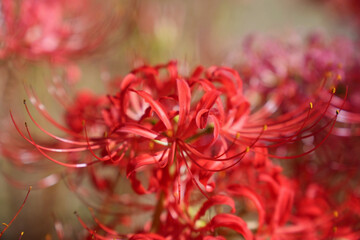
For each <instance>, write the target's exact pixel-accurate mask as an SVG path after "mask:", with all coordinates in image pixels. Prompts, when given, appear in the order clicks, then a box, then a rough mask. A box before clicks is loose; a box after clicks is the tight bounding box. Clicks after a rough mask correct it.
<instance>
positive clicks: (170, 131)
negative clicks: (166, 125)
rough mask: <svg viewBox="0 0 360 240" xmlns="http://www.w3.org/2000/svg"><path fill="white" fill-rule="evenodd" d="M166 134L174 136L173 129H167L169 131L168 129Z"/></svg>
mask: <svg viewBox="0 0 360 240" xmlns="http://www.w3.org/2000/svg"><path fill="white" fill-rule="evenodd" d="M166 135H167V136H168V137H172V136H174V132H173V130H171V129H169V130H167V131H166Z"/></svg>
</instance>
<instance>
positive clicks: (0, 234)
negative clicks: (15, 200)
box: [0, 186, 32, 238]
mask: <svg viewBox="0 0 360 240" xmlns="http://www.w3.org/2000/svg"><path fill="white" fill-rule="evenodd" d="M31 189H32V186H29V190H28V192H27V194H26V196H25V199H24V201H23V203H22V204H21V206H20V208H19V210H18V211H17V212H16V214H15V216H14V217H13V218H12V219H11V221H10V222H9V223H8V224H6V223H3V225H4V226H5V228H4V229H3V230H2V231H1V232H0V238H1V236H2V235H3V234H4V233H5V231H6V230H7V229H8V228H9V227H10V225H11V224H12V223H13V221H14V220H15V218H16V217H17V216H18V215H19V213H20V212H21V210H22V209H23V207H24V205H25V203H26V200H27V199H28V197H29V194H30V191H31Z"/></svg>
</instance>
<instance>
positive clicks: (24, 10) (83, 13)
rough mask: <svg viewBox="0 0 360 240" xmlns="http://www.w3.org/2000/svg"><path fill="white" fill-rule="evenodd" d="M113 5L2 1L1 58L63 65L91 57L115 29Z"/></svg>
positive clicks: (54, 0) (80, 0)
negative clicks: (15, 58)
mask: <svg viewBox="0 0 360 240" xmlns="http://www.w3.org/2000/svg"><path fill="white" fill-rule="evenodd" d="M110 5H111V2H110V1H109V2H107V3H105V4H104V3H103V2H100V1H99V2H97V1H96V0H75V1H70V0H65V1H58V0H51V1H44V0H40V1H37V0H21V1H12V0H2V1H1V15H2V18H3V22H2V24H1V26H0V39H1V41H2V46H1V49H0V58H5V57H7V56H9V55H13V54H17V55H21V56H23V57H24V58H30V59H39V58H47V59H49V60H50V61H55V62H62V61H64V60H67V59H68V58H72V57H76V56H79V55H82V54H89V53H91V52H92V51H93V50H95V49H96V48H97V47H98V46H99V45H100V43H102V42H103V41H104V40H105V38H106V36H107V35H108V34H109V32H110V31H111V29H112V28H113V25H114V24H113V23H114V22H113V21H114V19H115V18H116V17H117V16H116V14H115V13H114V14H109V11H106V10H108V8H109V7H111V6H110Z"/></svg>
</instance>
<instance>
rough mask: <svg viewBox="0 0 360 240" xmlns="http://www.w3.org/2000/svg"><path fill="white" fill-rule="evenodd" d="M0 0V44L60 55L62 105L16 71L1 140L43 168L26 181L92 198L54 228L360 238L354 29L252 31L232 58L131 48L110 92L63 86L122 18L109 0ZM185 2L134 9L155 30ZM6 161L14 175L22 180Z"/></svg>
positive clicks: (220, 238)
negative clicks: (198, 60) (219, 61)
mask: <svg viewBox="0 0 360 240" xmlns="http://www.w3.org/2000/svg"><path fill="white" fill-rule="evenodd" d="M333 2H337V1H333ZM349 2H351V4H353V5H354V6H357V4H356V3H355V1H349ZM0 3H1V4H0V8H1V9H0V18H1V19H0V20H1V21H0V24H1V26H0V40H1V44H0V60H1V61H2V62H5V63H7V62H9V63H13V62H12V60H13V56H15V58H16V59H20V60H21V61H22V60H23V61H24V62H26V61H28V60H31V61H34V62H37V61H38V62H40V61H43V60H45V62H48V63H49V66H50V68H53V67H54V66H56V67H57V68H59V69H61V68H62V67H64V68H65V70H64V73H65V74H67V75H66V76H65V78H62V77H59V76H57V75H56V74H57V71H56V70H54V69H55V68H53V69H52V70H54V71H51V74H53V75H52V76H51V77H53V82H51V81H49V84H50V87H49V90H50V91H49V92H50V94H52V95H53V96H54V98H55V99H56V100H57V103H58V104H59V106H61V107H62V108H59V109H57V108H56V109H55V111H56V112H57V113H59V114H58V116H59V115H60V116H62V119H60V120H59V119H57V118H56V117H53V116H54V110H53V109H51V110H50V111H48V105H47V103H46V101H43V100H41V99H42V98H41V96H39V95H38V93H37V91H35V90H34V89H35V88H34V87H33V86H29V85H28V84H24V85H25V91H26V94H27V96H28V100H29V101H27V100H24V108H25V110H24V112H26V113H27V115H28V116H27V118H28V119H29V120H30V121H28V122H26V123H25V126H22V125H20V124H19V122H20V120H19V118H20V117H19V116H18V115H17V114H16V113H15V111H12V110H11V111H10V120H9V119H7V121H8V122H9V123H10V124H12V125H13V126H14V128H13V130H14V131H15V130H16V131H17V133H19V134H18V137H21V140H22V141H19V140H18V139H16V137H15V136H13V135H14V134H12V133H11V130H8V131H3V132H1V136H0V153H1V155H2V156H3V157H5V158H6V159H7V160H9V163H10V164H11V166H15V167H18V168H20V169H22V170H24V171H25V172H27V173H28V174H33V175H36V177H34V178H35V179H37V181H36V182H32V186H33V187H34V188H35V189H39V188H47V187H50V186H53V185H55V184H57V183H58V182H59V181H64V182H65V183H66V185H67V187H68V188H69V189H70V190H71V191H72V192H73V193H75V194H76V196H77V197H78V198H79V199H80V200H81V201H82V202H83V203H84V205H85V206H87V207H89V214H90V216H91V217H88V218H87V217H86V216H84V213H82V212H80V211H79V212H75V216H74V219H75V221H77V226H73V225H72V226H71V227H69V226H68V225H66V224H67V223H65V222H63V221H62V220H61V219H60V218H57V216H56V214H54V217H53V219H55V220H54V222H55V223H54V230H55V232H56V234H57V238H58V239H60V240H64V239H70V238H71V236H77V237H78V238H79V239H100V240H112V239H129V240H141V239H145V240H172V239H180V240H187V239H193V240H224V239H245V240H266V239H274V240H292V239H294V240H295V239H309V240H318V239H320V240H322V239H323V240H326V239H337V240H340V239H349V240H357V239H360V225H359V222H360V207H359V206H360V188H359V187H358V182H359V180H360V176H359V174H358V167H359V161H358V159H357V157H356V156H358V155H359V154H360V152H358V151H359V150H357V149H356V146H357V145H358V143H359V138H358V136H359V134H360V125H359V124H360V109H359V106H360V105H359V104H360V99H359V96H358V95H359V93H360V88H359V84H358V82H359V81H358V78H359V76H360V70H359V69H360V55H359V54H358V52H359V51H358V49H359V45H358V44H357V43H355V42H353V41H351V40H349V39H346V38H336V39H335V38H334V39H332V40H327V39H326V38H324V37H323V36H321V35H320V34H313V35H311V36H309V37H308V39H306V40H305V41H303V40H301V39H300V38H298V36H297V35H296V36H294V35H292V36H291V37H290V38H286V39H285V38H284V39H282V40H279V39H274V38H269V37H261V36H256V35H252V36H249V37H248V38H246V39H245V41H244V44H243V49H241V50H238V51H233V52H232V53H231V55H229V57H228V59H227V63H228V65H229V66H233V67H228V66H211V67H204V66H202V65H199V66H197V67H195V68H194V69H193V70H192V71H189V70H188V69H187V68H186V67H183V65H182V64H183V63H181V62H180V63H178V62H177V61H176V60H174V61H170V62H167V63H164V64H159V65H149V64H143V62H146V61H145V60H142V57H141V56H140V57H139V59H137V60H138V61H137V62H136V61H135V62H134V63H133V65H134V66H136V67H135V68H134V69H133V70H131V71H130V72H129V73H128V74H126V75H125V76H121V77H119V76H117V77H114V78H112V74H110V72H106V74H104V75H106V76H105V77H103V78H104V79H105V80H106V81H104V83H103V84H104V85H105V87H104V89H106V91H105V93H103V94H100V93H95V92H92V91H91V90H80V91H79V90H74V91H73V92H70V90H69V89H70V88H71V89H72V88H73V87H74V89H76V88H75V86H77V85H76V83H77V81H78V80H80V79H81V77H82V76H81V72H80V71H81V70H80V69H81V66H78V64H77V62H76V60H78V59H79V57H83V56H89V55H90V53H92V52H93V51H94V50H96V49H98V48H99V47H101V46H103V45H104V44H103V43H104V42H105V39H106V37H107V36H108V35H109V33H110V32H112V30H113V27H114V26H115V25H117V23H116V24H115V22H118V20H119V19H120V17H119V16H120V15H121V13H120V12H118V10H119V9H117V8H116V7H114V6H117V5H116V4H114V5H113V4H112V3H111V2H110V1H109V5H107V4H104V3H103V2H102V1H96V0H51V1H46V0H21V1H11V0H0ZM351 4H350V3H349V5H351ZM130 5H131V4H130ZM84 6H86V8H85V7H84ZM134 7H139V6H137V3H134ZM110 8H113V9H111V11H110V12H111V13H113V12H114V15H112V14H110V13H109V10H110ZM139 9H140V10H141V11H140V14H139V15H149V12H151V10H149V9H145V8H142V7H139ZM155 10H156V11H159V12H160V8H159V9H157V8H156V9H155ZM159 12H156V14H157V13H159ZM141 13H142V14H141ZM145 13H146V14H145ZM182 14H185V11H183V9H182ZM183 16H185V15H181V17H178V18H179V19H178V20H177V21H175V22H174V23H170V24H168V25H166V24H165V22H166V21H163V20H159V21H155V20H156V19H151V20H154V22H157V24H158V25H159V26H152V25H156V24H154V23H153V24H151V21H148V20H149V19H147V18H146V16H145V17H144V16H143V17H144V18H141V16H137V17H139V19H136V20H135V19H132V20H131V21H133V22H131V21H130V22H131V24H136V23H137V24H140V26H138V27H139V31H144V32H152V30H151V31H150V29H152V27H154V29H153V30H154V32H157V34H158V35H159V36H158V37H164V36H165V35H166V34H165V33H166V31H167V30H169V29H170V28H172V27H176V26H178V25H182V24H183V22H184V21H185V20H184V19H185V17H183ZM133 17H134V16H133ZM167 17H168V16H166V18H164V19H167ZM95 18H96V19H98V21H91V20H90V19H95ZM134 18H135V17H134ZM180 18H181V19H180ZM183 18H184V19H183ZM163 22H164V23H163ZM160 23H161V24H163V25H161V24H160ZM163 28H164V29H163ZM168 28H169V29H168ZM165 30H166V31H165ZM135 32H136V31H135ZM170 32H171V33H173V35H177V34H178V32H177V31H175V30H174V31H170ZM163 35H164V36H163ZM178 35H180V34H178ZM171 37H173V36H171ZM165 38H166V37H164V39H165ZM129 39H130V38H129ZM160 39H163V38H160ZM164 39H163V40H164ZM160 42H161V41H160ZM175 42H176V41H175V40H174V39H172V38H170V39H168V44H169V46H173V44H175ZM165 43H166V41H163V44H165ZM105 45H106V44H105ZM210 55H211V54H210ZM144 56H146V54H145V55H144ZM140 59H141V60H140ZM39 60H40V61H39ZM21 61H20V62H21ZM14 62H15V61H14ZM105 62H106V61H104V63H105ZM54 63H55V64H54ZM11 65H12V64H9V66H11ZM16 66H17V65H16ZM101 67H103V66H101ZM105 68H106V67H105ZM84 69H86V68H84ZM69 86H70V87H69ZM28 102H30V103H31V106H30V105H29V104H28ZM34 109H36V110H35V111H34ZM58 111H59V112H58ZM44 120H45V122H47V124H44ZM1 171H2V174H3V176H4V177H5V178H6V179H7V180H8V181H9V182H10V183H11V184H12V185H15V186H18V187H22V188H24V187H25V186H26V185H28V182H26V183H25V182H24V179H17V178H14V177H13V176H11V174H9V173H8V172H6V170H1ZM30 189H31V187H30V188H29V191H28V193H27V195H26V197H25V200H24V202H23V204H22V205H21V206H20V209H19V210H18V212H16V213H15V215H14V217H13V218H12V219H11V220H10V221H9V223H8V224H6V223H3V225H4V228H3V230H2V231H1V232H0V238H1V237H2V236H3V235H4V233H5V231H6V230H7V229H8V228H9V226H10V225H11V224H12V223H13V221H14V220H15V218H17V216H18V215H19V213H20V211H21V210H22V208H23V207H24V206H25V205H26V204H25V202H26V201H27V199H28V196H29V194H30ZM30 195H31V194H30ZM67 210H68V209H67ZM70 210H71V211H73V210H76V209H70ZM78 229H81V231H78ZM70 231H73V232H72V233H69V232H70ZM22 235H23V233H21V235H20V238H19V239H21V238H22Z"/></svg>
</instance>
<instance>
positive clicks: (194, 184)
mask: <svg viewBox="0 0 360 240" xmlns="http://www.w3.org/2000/svg"><path fill="white" fill-rule="evenodd" d="M115 85H117V86H118V88H119V90H118V92H117V93H116V94H115V95H113V96H107V98H105V97H101V96H100V97H97V96H95V95H92V94H90V93H82V94H79V95H78V97H77V98H76V99H75V104H73V105H71V104H70V105H68V104H66V103H63V105H64V106H65V108H66V114H65V119H66V122H67V125H68V126H67V127H64V126H62V125H61V124H59V123H58V122H57V121H55V120H54V119H53V118H52V117H51V116H50V115H49V114H48V112H47V111H46V108H45V107H44V105H43V104H42V103H41V102H40V101H39V99H38V97H37V96H36V94H35V93H34V92H33V91H31V90H29V89H28V91H27V92H28V94H29V97H30V99H31V101H32V104H33V105H34V106H35V107H36V108H37V109H38V111H39V112H40V113H41V114H42V115H43V116H44V117H45V118H46V119H48V120H49V121H50V122H51V123H52V124H53V125H54V126H56V127H57V128H59V129H61V130H62V131H64V132H65V133H67V134H68V135H69V137H68V138H63V137H59V136H56V135H54V134H52V133H50V132H49V131H47V130H45V129H44V128H43V127H42V126H41V125H39V124H38V123H37V122H36V120H35V118H34V117H33V116H32V114H31V112H30V111H29V109H28V107H27V105H26V103H25V107H26V110H27V112H28V114H29V116H30V118H31V120H32V121H33V122H34V124H35V125H36V126H37V127H39V128H40V129H41V130H42V131H43V132H44V133H45V134H47V135H48V136H50V137H52V138H54V139H55V140H57V141H58V142H59V144H58V146H46V145H41V144H39V143H38V142H37V141H35V140H34V138H33V136H32V134H31V131H30V129H29V128H28V127H27V126H26V132H27V135H26V134H24V133H23V132H22V131H21V130H20V128H19V127H18V125H17V124H16V122H15V119H14V118H13V116H12V115H11V116H12V120H13V122H14V124H15V127H16V129H17V130H18V131H19V133H20V134H21V135H22V137H23V138H24V139H26V140H27V141H28V142H29V143H31V144H32V145H33V146H34V147H35V148H36V149H37V150H38V151H39V153H41V154H42V155H43V156H45V157H46V158H48V159H49V160H51V161H53V162H55V163H57V164H59V165H62V166H65V167H67V168H68V169H69V172H71V170H70V169H77V168H86V169H87V170H88V171H87V173H88V175H89V176H90V179H91V181H92V183H93V184H94V186H95V188H96V189H97V190H98V191H99V192H102V193H103V194H105V195H106V196H107V197H109V198H112V199H117V200H116V201H115V202H116V204H121V205H124V206H127V207H129V208H130V207H131V208H133V209H135V208H136V207H139V206H140V207H144V208H143V209H146V206H144V205H143V204H131V202H129V201H127V200H126V194H124V193H116V192H115V191H114V186H115V184H116V181H117V180H116V179H117V178H118V177H119V176H120V175H121V174H123V173H124V172H125V171H126V175H127V177H128V179H129V182H130V185H131V188H132V190H133V192H135V193H136V194H139V195H143V194H150V193H154V194H155V195H156V202H157V204H156V205H154V206H150V207H149V208H147V211H153V220H152V221H151V223H150V227H148V228H146V227H145V228H144V234H147V232H149V231H151V232H156V233H158V234H160V235H159V236H168V235H169V236H177V235H179V234H181V235H182V236H184V239H189V238H190V237H191V238H194V239H197V238H198V239H202V237H204V236H207V235H209V234H210V233H211V232H212V231H213V229H215V228H218V227H227V228H230V229H233V230H235V231H237V232H238V233H240V234H242V235H243V236H244V237H245V238H246V239H252V233H251V232H250V231H249V230H248V228H247V226H246V222H245V221H244V220H243V219H242V218H241V217H239V216H236V215H232V214H228V213H224V212H219V213H217V214H216V215H215V216H214V217H213V218H211V219H210V220H209V221H207V222H205V223H204V225H203V226H201V227H198V226H197V225H196V224H197V223H196V222H197V221H198V220H199V219H200V217H201V216H202V215H203V214H204V212H205V211H206V210H207V209H208V208H209V207H210V206H212V205H214V204H215V205H216V204H226V205H230V206H232V205H233V204H232V203H231V201H232V200H231V198H229V197H227V196H224V197H221V196H219V195H218V194H217V192H218V190H217V185H220V187H221V186H222V184H221V181H220V182H219V179H220V178H219V176H221V174H226V173H225V172H226V171H227V172H229V173H230V176H232V175H233V174H235V175H236V174H237V173H236V172H238V173H241V172H243V171H244V173H245V174H246V176H247V178H249V180H248V181H249V182H251V183H252V184H254V183H256V180H254V178H253V177H251V176H250V175H251V171H252V170H251V168H254V169H255V170H256V169H262V170H261V171H260V170H256V171H260V173H261V174H260V175H259V174H254V176H255V175H259V176H258V178H259V180H260V181H261V182H263V183H264V184H265V185H267V187H266V188H265V189H264V187H260V188H259V189H263V190H262V191H263V192H262V194H261V195H262V196H271V200H269V201H268V204H267V205H264V200H262V199H261V198H260V197H259V195H260V193H257V190H254V189H253V188H250V187H249V186H250V185H246V186H244V185H239V186H234V187H232V188H230V189H231V190H230V194H232V196H234V197H246V198H249V199H250V200H251V201H252V202H253V203H254V205H255V206H256V209H257V211H258V212H259V223H258V227H259V233H258V234H259V236H266V235H274V236H279V237H281V236H288V234H290V233H288V232H287V231H289V232H291V233H293V230H288V228H286V227H285V224H286V223H288V222H289V221H293V220H292V217H290V216H291V212H292V209H293V204H294V201H295V200H294V191H293V190H292V188H293V183H290V182H289V181H288V180H287V179H286V178H284V177H283V176H281V173H280V172H281V169H280V170H279V168H276V167H272V165H271V162H270V161H269V158H268V157H273V158H281V159H293V158H298V157H303V156H306V155H308V154H310V153H312V152H313V151H315V150H316V149H317V148H318V147H319V146H320V145H321V144H322V143H323V142H324V141H325V140H326V138H328V136H329V134H330V132H331V130H332V129H333V128H334V124H335V122H336V119H337V117H338V114H339V113H340V112H339V110H336V111H335V112H334V113H333V116H331V117H327V116H326V113H327V111H328V109H329V108H330V106H331V101H332V99H333V97H334V94H335V88H334V89H332V91H331V92H330V94H327V95H326V94H324V93H323V92H324V90H323V89H322V88H320V89H319V90H318V91H317V92H316V94H315V95H314V97H312V98H311V99H309V101H307V102H306V103H304V104H301V105H300V106H299V107H298V108H297V109H296V110H294V111H290V112H288V113H285V114H282V115H278V113H277V112H275V113H273V112H272V111H271V110H269V107H268V106H266V105H265V106H264V107H263V108H259V109H255V110H253V109H251V105H250V103H249V102H248V100H247V99H246V97H245V95H243V82H242V80H241V78H240V76H239V75H238V73H237V72H236V71H235V70H233V69H230V68H227V67H210V68H209V69H207V70H204V69H203V68H202V67H198V68H197V69H195V71H194V72H193V73H192V74H191V75H190V77H183V76H180V75H179V74H178V72H177V66H176V63H175V62H169V63H168V64H164V65H158V66H155V67H151V66H143V67H141V68H138V69H135V70H133V71H132V73H131V74H129V75H127V76H126V77H124V78H123V79H122V80H121V81H120V82H118V83H115ZM81 96H82V97H81ZM324 96H326V97H327V99H326V101H324V100H323V98H324ZM345 98H346V93H345ZM343 105H344V102H343V103H342V104H341V105H340V108H339V109H340V110H341V109H342V107H343ZM80 124H81V128H83V131H84V133H81V131H80ZM324 131H325V132H326V131H327V134H326V135H325V136H324V137H323V138H322V139H321V140H319V141H318V142H317V143H314V145H313V146H312V147H311V148H310V149H307V150H306V151H304V152H303V153H300V154H297V153H292V152H291V148H289V149H288V150H287V148H286V147H287V146H289V145H290V146H291V145H293V144H296V143H298V142H299V141H300V140H305V139H307V138H309V137H313V136H317V135H319V133H321V132H324ZM278 149H283V150H284V149H285V150H286V151H288V152H285V154H284V153H282V154H278V153H277V152H278ZM52 153H61V154H62V155H63V156H66V159H65V161H64V160H58V159H57V158H56V157H55V155H53V154H52ZM243 164H245V166H247V167H246V168H245V169H244V170H242V169H241V167H240V166H243ZM103 167H104V168H110V169H113V170H114V172H115V173H114V174H115V175H114V176H118V177H114V178H113V177H110V176H105V175H102V174H100V173H99V172H100V171H99V170H100V169H101V168H103ZM235 170H236V171H235ZM74 171H75V170H74ZM75 173H78V174H81V173H80V172H76V171H75ZM144 178H145V181H144ZM75 181H76V180H75ZM75 181H74V182H71V181H70V182H69V183H70V187H71V188H73V189H77V190H80V189H81V190H82V191H84V192H83V193H82V194H86V196H88V195H89V192H88V190H86V189H83V188H77V187H76V185H77V184H76V182H75ZM144 182H146V183H147V186H145V183H144ZM228 184H230V182H228ZM254 186H257V185H256V184H254ZM194 189H198V190H199V191H200V192H201V193H202V194H203V195H204V196H206V197H207V199H208V200H207V202H205V203H203V205H202V206H203V207H202V208H200V210H199V212H198V213H197V215H194V216H191V214H190V215H189V214H187V213H184V212H182V208H181V206H184V207H185V208H190V206H191V203H190V197H191V194H192V192H193V191H194ZM225 189H228V187H225ZM226 191H227V190H226ZM131 194H133V193H131ZM86 196H85V195H84V198H85V199H86V198H87V197H86ZM107 197H106V198H107ZM106 198H104V199H102V201H104V202H105V201H107V200H106ZM200 204H201V203H199V202H197V203H196V205H197V206H201V205H200ZM201 209H203V210H201ZM232 209H233V211H235V209H234V207H232ZM187 211H189V212H191V210H190V209H188V210H187ZM269 211H270V212H273V214H272V216H271V218H270V217H269V216H270V214H269V215H268V214H267V213H266V212H269ZM163 216H165V219H164V217H163ZM95 221H96V222H97V223H98V225H99V227H100V228H101V231H103V232H105V233H106V234H105V236H103V237H101V236H102V235H100V234H98V232H97V231H95V230H93V229H91V228H89V227H87V226H86V224H85V223H84V222H83V221H82V220H80V222H81V223H82V225H83V226H84V227H85V228H86V229H87V230H88V232H89V233H90V234H91V235H94V236H96V237H97V238H99V239H107V238H108V237H119V238H122V237H124V238H130V237H135V236H136V235H128V234H124V235H122V234H117V232H112V231H113V230H111V228H109V229H108V228H107V227H105V225H101V224H99V222H98V220H95ZM168 222H171V225H172V228H169V226H168V225H167V223H168ZM300 225H301V224H300ZM263 226H266V228H265V227H263ZM295 226H297V225H296V224H295ZM301 227H303V226H302V225H301ZM301 227H300V228H301ZM171 229H172V230H171ZM261 229H266V230H261ZM306 231H309V229H308V228H306ZM115 233H116V234H115ZM295 233H296V234H297V233H299V231H295ZM210 235H211V234H210ZM210 235H209V237H210ZM155 236H156V237H157V235H153V236H150V235H149V236H148V237H149V238H150V239H151V237H153V238H154V239H156V238H155ZM135 239H136V238H135Z"/></svg>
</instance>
